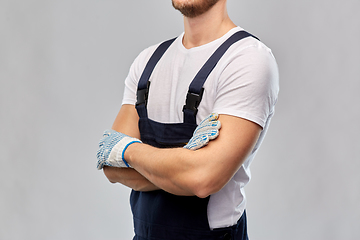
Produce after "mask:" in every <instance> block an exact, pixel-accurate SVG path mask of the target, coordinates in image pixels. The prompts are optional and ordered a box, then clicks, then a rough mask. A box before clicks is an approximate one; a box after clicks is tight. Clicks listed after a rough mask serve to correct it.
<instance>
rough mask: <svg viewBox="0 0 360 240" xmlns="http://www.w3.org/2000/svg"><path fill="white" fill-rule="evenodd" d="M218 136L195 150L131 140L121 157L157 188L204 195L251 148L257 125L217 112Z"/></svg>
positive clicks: (234, 169)
mask: <svg viewBox="0 0 360 240" xmlns="http://www.w3.org/2000/svg"><path fill="white" fill-rule="evenodd" d="M219 120H220V122H221V124H222V128H221V130H220V135H219V137H218V138H217V139H216V140H213V141H211V142H210V143H209V144H208V145H207V146H206V147H204V148H202V149H199V150H197V151H191V150H187V149H183V148H173V149H158V148H154V147H151V146H149V145H146V144H140V143H134V144H132V145H130V146H129V147H128V149H127V150H126V152H125V159H126V160H127V161H128V162H129V163H130V165H131V166H133V167H134V168H135V169H136V170H137V171H138V172H139V173H141V174H142V175H143V176H145V178H146V179H148V180H149V181H150V182H152V183H154V184H155V185H156V186H159V187H160V188H161V189H163V190H165V191H167V192H170V193H173V194H175V195H196V196H198V197H206V196H208V195H210V194H213V193H215V192H217V191H219V190H220V189H221V188H222V187H224V186H225V185H226V183H227V182H228V181H229V180H230V179H231V178H232V176H233V175H234V174H235V173H236V172H237V170H238V169H239V168H240V167H241V165H242V164H243V163H244V161H245V159H246V157H247V156H248V155H249V153H250V152H251V150H252V149H253V147H254V145H255V143H256V141H257V139H258V137H259V134H260V132H261V127H260V126H259V125H257V124H255V123H253V122H250V121H247V120H245V119H242V118H238V117H233V116H228V115H220V117H219Z"/></svg>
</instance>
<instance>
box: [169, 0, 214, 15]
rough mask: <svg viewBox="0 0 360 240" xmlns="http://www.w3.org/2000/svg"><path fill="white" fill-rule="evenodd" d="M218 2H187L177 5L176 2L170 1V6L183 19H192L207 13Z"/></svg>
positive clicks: (209, 0) (188, 0) (198, 0)
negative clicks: (182, 16) (178, 12)
mask: <svg viewBox="0 0 360 240" xmlns="http://www.w3.org/2000/svg"><path fill="white" fill-rule="evenodd" d="M218 1H219V0H187V1H186V2H182V3H178V2H177V1H176V0H172V5H173V7H174V8H175V9H176V10H179V11H180V12H181V13H182V14H183V15H184V16H185V17H188V18H194V17H197V16H200V15H201V14H203V13H205V12H207V11H208V10H209V9H210V8H212V6H214V5H215V4H216V3H217V2H218Z"/></svg>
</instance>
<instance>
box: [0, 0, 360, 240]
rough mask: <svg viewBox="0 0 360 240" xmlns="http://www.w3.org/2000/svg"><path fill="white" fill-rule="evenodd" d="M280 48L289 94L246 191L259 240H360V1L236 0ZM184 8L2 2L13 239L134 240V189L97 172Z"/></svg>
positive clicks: (283, 93) (3, 144)
mask: <svg viewBox="0 0 360 240" xmlns="http://www.w3.org/2000/svg"><path fill="white" fill-rule="evenodd" d="M228 7H229V14H230V16H231V17H232V19H233V20H234V22H235V23H236V24H237V25H239V26H241V27H243V28H245V29H246V30H248V31H250V32H251V33H253V34H254V35H256V36H258V37H259V38H260V39H261V40H262V41H263V42H264V43H265V44H267V45H268V46H269V47H270V48H271V49H272V50H273V52H274V54H275V56H276V59H277V61H278V64H279V69H280V83H281V85H280V86H281V90H280V95H279V101H278V104H277V108H276V114H275V117H274V118H273V121H272V125H271V126H270V130H269V132H268V135H267V137H266V139H265V141H264V143H263V146H262V149H261V150H260V152H259V154H258V155H257V157H256V158H255V160H254V162H253V165H252V181H251V182H250V184H249V185H248V186H247V187H246V191H247V197H248V207H247V212H248V224H249V236H250V239H252V240H298V239H299V240H300V239H311V240H322V239H324V240H357V239H360V228H359V223H360V206H359V203H360V174H359V169H360V154H359V142H360V141H359V135H360V128H359V122H360V111H359V110H360V109H359V103H360V94H359V90H360V46H359V43H360V15H359V10H360V1H359V0H343V1H332V2H331V1H325V0H305V1H294V0H287V1H285V0H283V1H281V0H274V1H269V0H267V1H260V0H229V1H228ZM182 31H183V25H182V16H181V14H180V13H178V12H177V11H175V10H173V9H172V6H171V1H170V0H167V1H159V0H132V1H120V0H117V1H115V0H104V1H100V0H87V1H85V0H52V1H48V0H0V80H1V87H0V94H1V95H0V158H1V159H0V161H1V167H0V194H1V195H0V239H1V240H24V239H27V240H69V239H70V240H77V239H86V240H95V239H99V240H110V239H121V240H126V239H129V240H130V239H131V238H132V236H133V227H132V218H131V212H130V207H129V193H130V190H129V189H127V188H126V187H123V186H121V185H119V184H115V185H114V184H110V183H109V182H108V181H107V179H106V178H105V177H104V175H103V173H102V172H101V171H98V170H96V156H95V155H96V151H97V143H98V140H99V139H100V137H101V135H102V132H103V130H105V129H107V128H110V127H111V125H112V123H113V120H114V119H115V116H116V114H117V112H118V110H119V109H120V104H121V99H122V94H123V87H124V79H125V77H126V75H127V73H128V70H129V67H130V64H131V63H132V61H133V60H134V58H135V57H136V56H137V55H138V54H139V52H140V51H141V50H143V49H144V48H146V47H148V46H150V45H153V44H156V43H158V42H160V41H163V40H166V39H169V38H172V37H174V36H178V35H179V34H181V32H182Z"/></svg>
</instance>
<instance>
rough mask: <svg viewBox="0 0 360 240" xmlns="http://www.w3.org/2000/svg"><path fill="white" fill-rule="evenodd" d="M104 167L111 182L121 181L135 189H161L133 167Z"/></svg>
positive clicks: (144, 190)
mask: <svg viewBox="0 0 360 240" xmlns="http://www.w3.org/2000/svg"><path fill="white" fill-rule="evenodd" d="M103 169H104V174H105V176H106V177H107V178H108V180H109V181H110V182H111V183H121V184H122V185H124V186H127V187H129V188H131V189H133V190H135V191H143V192H146V191H154V190H159V188H158V187H157V186H155V185H154V184H153V183H151V182H150V181H149V180H147V179H146V178H145V177H144V176H142V175H141V174H140V173H138V172H137V171H136V170H134V169H132V168H116V167H104V168H103Z"/></svg>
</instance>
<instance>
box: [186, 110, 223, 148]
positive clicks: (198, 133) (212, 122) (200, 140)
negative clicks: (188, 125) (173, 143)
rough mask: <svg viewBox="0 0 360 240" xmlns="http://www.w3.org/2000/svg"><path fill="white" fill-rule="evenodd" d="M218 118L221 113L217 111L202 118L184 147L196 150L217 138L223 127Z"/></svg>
mask: <svg viewBox="0 0 360 240" xmlns="http://www.w3.org/2000/svg"><path fill="white" fill-rule="evenodd" d="M218 118H219V115H218V114H217V113H211V114H210V115H209V116H207V117H206V118H205V119H204V120H202V121H201V123H200V124H199V126H197V128H196V129H195V131H194V133H193V136H192V138H191V139H190V140H189V142H188V143H187V144H186V145H185V146H184V148H187V149H190V150H196V149H199V148H202V147H204V146H206V145H207V144H208V143H209V141H210V140H213V139H215V138H217V137H218V136H219V129H220V128H221V123H220V121H219V120H218Z"/></svg>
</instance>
